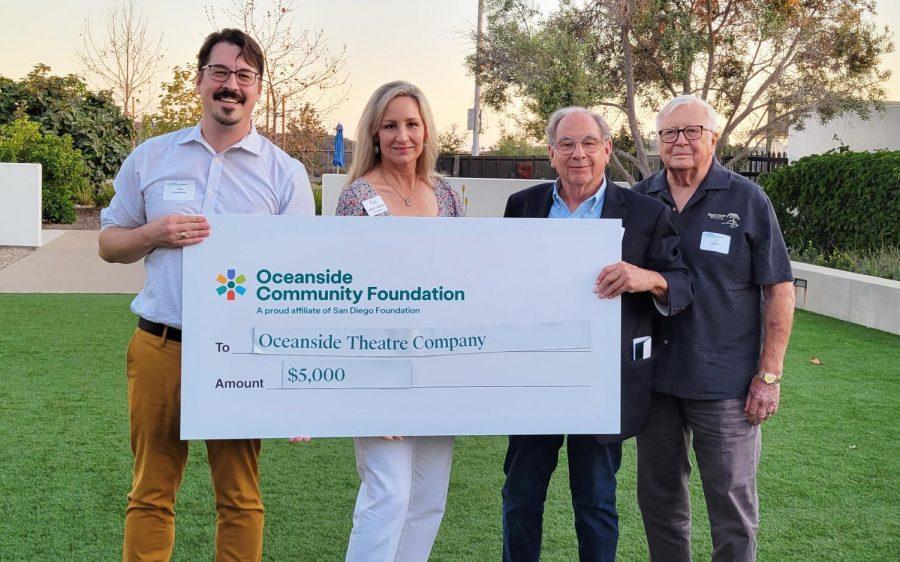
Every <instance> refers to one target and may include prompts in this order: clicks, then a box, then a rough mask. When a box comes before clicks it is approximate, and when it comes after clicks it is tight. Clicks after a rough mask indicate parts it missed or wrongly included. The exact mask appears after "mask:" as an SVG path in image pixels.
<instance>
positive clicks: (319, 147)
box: [280, 103, 330, 176]
mask: <svg viewBox="0 0 900 562" xmlns="http://www.w3.org/2000/svg"><path fill="white" fill-rule="evenodd" d="M327 138H328V131H326V130H325V127H324V126H322V119H321V117H320V116H319V113H318V112H317V111H316V109H315V108H314V107H313V106H312V105H310V104H308V103H307V104H305V105H304V106H303V107H301V108H300V110H298V111H295V112H294V114H293V115H291V116H290V121H289V122H288V124H287V127H286V131H285V135H284V138H281V139H280V140H281V145H282V147H283V150H284V151H285V152H287V153H288V154H290V155H291V156H293V157H294V158H296V159H297V160H300V161H301V162H303V163H304V164H305V165H306V168H307V171H308V172H309V174H310V175H312V176H320V175H322V172H323V171H324V170H325V168H326V166H327V165H330V162H328V163H325V162H323V160H322V157H323V154H324V153H325V150H326V149H327V148H328V146H327Z"/></svg>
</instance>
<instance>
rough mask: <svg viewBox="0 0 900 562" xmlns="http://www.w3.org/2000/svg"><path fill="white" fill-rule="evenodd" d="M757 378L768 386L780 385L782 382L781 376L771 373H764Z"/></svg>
mask: <svg viewBox="0 0 900 562" xmlns="http://www.w3.org/2000/svg"><path fill="white" fill-rule="evenodd" d="M756 376H757V377H759V379H760V380H761V381H763V382H764V383H766V384H778V383H780V382H781V374H776V373H772V372H769V371H762V372H760V373H759V374H758V375H756Z"/></svg>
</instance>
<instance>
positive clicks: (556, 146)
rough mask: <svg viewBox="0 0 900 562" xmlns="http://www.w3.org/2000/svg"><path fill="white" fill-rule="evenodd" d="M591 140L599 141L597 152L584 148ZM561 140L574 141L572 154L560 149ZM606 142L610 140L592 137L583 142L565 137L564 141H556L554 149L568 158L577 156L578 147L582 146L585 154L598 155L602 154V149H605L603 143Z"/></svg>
mask: <svg viewBox="0 0 900 562" xmlns="http://www.w3.org/2000/svg"><path fill="white" fill-rule="evenodd" d="M589 139H590V140H595V141H597V150H587V149H586V148H584V141H586V140H589ZM561 140H570V141H572V143H573V144H572V152H566V151H565V150H563V149H562V148H560V146H559V143H560V141H561ZM606 140H608V139H604V138H597V137H594V136H590V135H589V136H586V137H584V138H583V139H581V140H575V139H573V138H572V137H563V138H562V139H556V141H555V142H554V143H553V148H554V149H555V150H558V151H559V153H560V154H565V155H567V156H568V155H569V154H575V149H576V148H578V145H579V144H580V145H581V150H583V151H584V153H585V154H596V153H598V152H600V150H601V148H602V147H603V142H604V141H606Z"/></svg>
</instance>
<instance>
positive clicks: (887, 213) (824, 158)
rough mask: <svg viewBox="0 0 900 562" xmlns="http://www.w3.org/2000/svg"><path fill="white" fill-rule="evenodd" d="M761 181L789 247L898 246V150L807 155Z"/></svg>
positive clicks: (863, 248)
mask: <svg viewBox="0 0 900 562" xmlns="http://www.w3.org/2000/svg"><path fill="white" fill-rule="evenodd" d="M760 184H761V185H762V186H763V188H764V189H765V190H766V193H767V194H768V195H769V198H770V199H771V200H772V205H773V206H774V207H775V212H776V213H777V214H778V220H779V222H780V223H781V229H782V231H783V232H784V239H785V242H786V243H787V245H788V246H789V247H791V248H794V249H802V248H815V249H816V250H818V251H821V252H823V253H824V254H826V255H830V254H831V253H833V252H836V251H845V252H872V251H878V250H881V249H883V248H897V247H900V151H893V152H843V153H837V154H822V155H814V156H807V157H804V158H800V159H799V160H797V161H796V162H794V163H792V164H791V165H790V166H782V167H780V168H777V169H775V170H774V171H773V172H771V173H768V174H764V175H763V176H761V177H760Z"/></svg>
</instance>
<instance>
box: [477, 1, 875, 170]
mask: <svg viewBox="0 0 900 562" xmlns="http://www.w3.org/2000/svg"><path fill="white" fill-rule="evenodd" d="M873 10H874V7H873V2H871V0H804V1H802V2H801V1H798V0H691V1H688V0H592V1H587V2H578V1H575V0H562V2H561V4H560V7H559V9H558V10H556V11H554V12H553V13H551V14H549V15H547V16H544V15H541V14H540V12H539V11H538V10H537V9H536V8H535V7H534V6H533V4H532V2H531V1H530V0H492V2H491V5H490V7H489V11H488V26H487V33H486V34H485V39H484V42H483V51H482V56H481V62H480V64H478V65H477V66H476V61H475V59H474V56H470V57H469V59H468V63H469V67H470V70H471V71H472V72H474V73H477V74H479V75H480V76H481V80H482V84H483V85H484V88H485V102H486V103H487V105H489V106H491V107H494V108H497V109H500V108H504V107H506V106H507V105H509V104H510V103H511V102H512V101H513V100H515V99H522V101H523V103H524V107H525V109H526V110H527V114H528V115H527V117H526V118H525V119H524V120H523V125H524V129H525V131H526V132H527V133H529V134H530V135H531V136H533V137H535V138H536V137H537V135H536V134H535V133H536V132H537V130H538V127H537V125H538V124H540V123H543V122H545V121H546V119H547V117H548V116H549V114H550V113H551V112H552V111H553V110H555V109H556V108H558V107H561V106H563V105H584V106H588V107H599V108H604V109H606V110H608V111H612V112H614V113H616V114H617V115H621V116H622V117H624V119H625V121H626V122H627V124H628V130H629V133H630V135H631V137H632V139H633V143H632V145H633V149H634V151H633V152H632V153H629V152H626V151H624V150H621V149H617V150H616V151H615V154H614V159H613V163H614V165H616V166H617V167H618V168H620V170H621V171H622V172H623V173H626V174H627V172H626V171H625V170H624V167H623V166H622V165H621V161H620V160H619V159H620V158H622V159H626V160H628V161H630V162H632V164H633V165H634V166H636V167H637V168H638V169H639V171H640V172H641V173H642V174H644V175H646V174H648V173H650V171H651V170H650V166H649V160H648V157H647V147H646V145H645V143H644V142H642V141H641V139H642V138H645V137H646V136H648V135H647V133H650V132H652V131H650V130H645V129H646V127H642V122H641V117H642V116H643V115H646V114H647V113H648V112H654V111H656V110H658V109H659V107H660V106H661V105H662V103H664V102H665V101H666V100H667V99H669V98H671V97H673V96H675V95H678V94H682V93H693V94H695V95H697V96H698V97H700V98H702V99H705V100H707V101H708V102H710V103H711V104H712V105H713V106H714V107H715V108H716V110H717V111H718V112H719V114H720V116H721V118H722V120H723V121H724V125H722V127H721V129H720V143H719V150H720V152H721V149H722V148H723V147H725V146H726V145H733V146H737V147H739V148H740V149H741V150H742V152H743V153H746V152H747V151H748V150H749V149H750V148H752V147H753V146H754V145H756V144H759V143H760V142H762V141H763V140H764V139H766V138H767V137H768V136H771V135H772V133H773V132H775V131H783V130H786V128H787V127H788V126H791V125H797V124H799V123H802V121H803V120H804V119H805V118H807V117H809V116H810V115H814V114H817V115H819V116H820V117H821V118H828V117H830V116H833V115H835V114H838V113H841V112H844V111H854V112H856V113H858V114H860V115H862V116H866V115H867V114H868V111H870V110H871V108H872V103H873V102H879V101H881V100H883V99H884V96H885V91H884V88H883V86H882V84H883V83H884V81H885V79H886V78H887V77H888V76H889V72H888V71H885V70H882V69H880V68H879V61H880V60H881V57H882V56H883V55H884V54H885V53H888V52H890V51H891V50H892V49H893V44H892V42H891V36H890V32H889V31H888V30H887V28H884V29H879V28H876V27H875V26H874V25H873V24H871V23H870V21H869V19H870V16H872V14H873V13H874V12H873ZM720 125H721V124H720ZM739 160H740V158H736V159H734V160H732V161H731V164H732V165H734V164H736V163H737V162H738V161H739ZM629 179H633V178H629Z"/></svg>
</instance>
